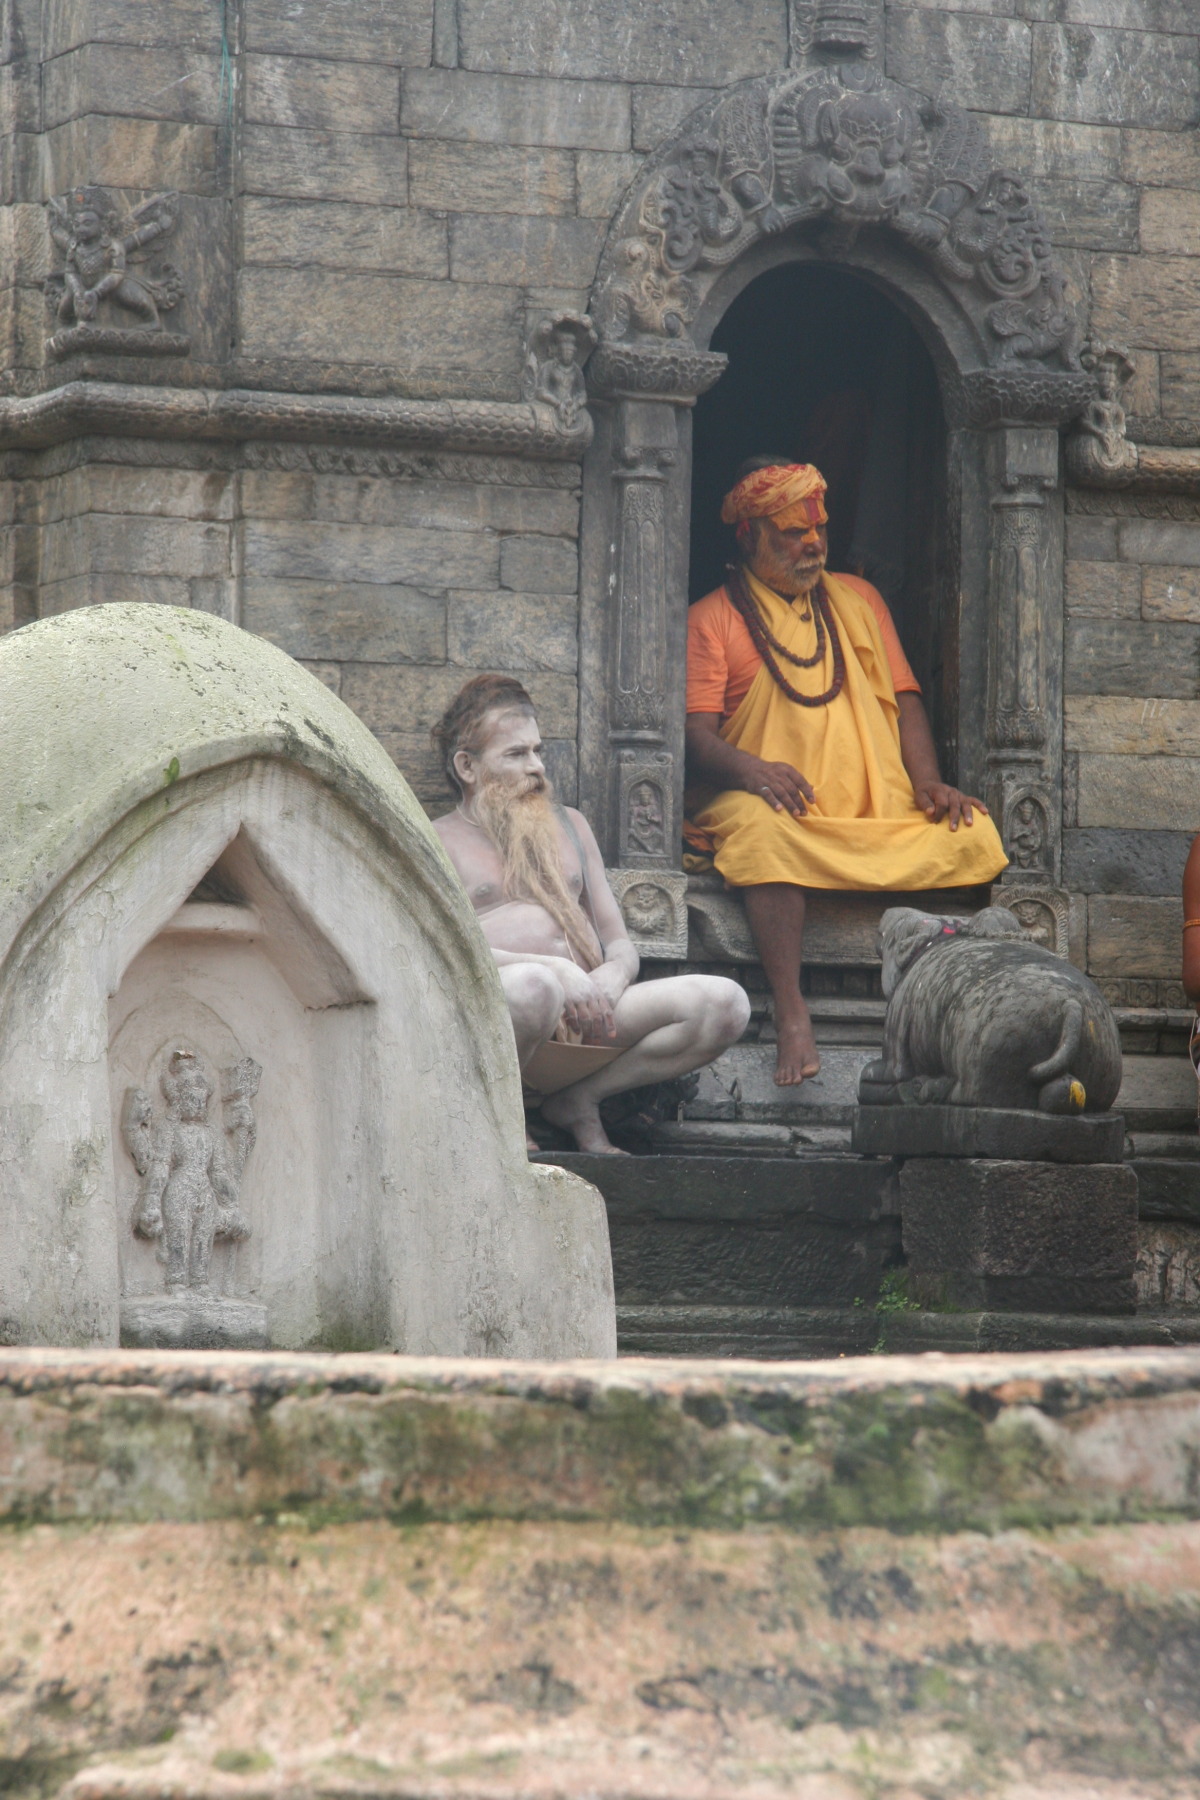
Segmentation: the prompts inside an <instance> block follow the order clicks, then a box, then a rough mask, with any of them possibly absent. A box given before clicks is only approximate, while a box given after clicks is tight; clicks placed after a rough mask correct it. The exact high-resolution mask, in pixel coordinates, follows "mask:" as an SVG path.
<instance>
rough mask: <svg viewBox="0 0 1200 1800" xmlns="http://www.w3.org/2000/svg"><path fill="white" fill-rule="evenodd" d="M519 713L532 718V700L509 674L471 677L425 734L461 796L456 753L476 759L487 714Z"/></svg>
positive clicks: (448, 777)
mask: <svg viewBox="0 0 1200 1800" xmlns="http://www.w3.org/2000/svg"><path fill="white" fill-rule="evenodd" d="M495 712H523V713H528V714H529V716H530V718H532V717H533V716H534V707H533V701H532V700H531V699H530V698H529V695H528V694H527V693H526V691H525V689H524V688H523V687H522V686H521V683H520V682H519V681H515V680H514V679H513V677H512V676H511V675H475V676H473V677H472V678H471V680H470V681H468V682H467V683H466V685H465V686H464V687H462V688H460V689H459V691H458V693H457V694H456V695H455V697H454V699H453V700H452V701H451V702H450V704H449V706H448V707H447V708H446V710H445V712H444V713H443V714H442V716H441V718H440V719H439V720H438V722H437V724H436V725H435V726H434V727H433V729H432V730H431V731H430V733H429V735H430V737H431V738H432V740H433V743H434V745H435V747H436V749H437V752H438V755H439V756H440V757H441V759H442V768H443V769H444V770H445V772H446V779H447V781H449V783H450V784H451V786H452V787H454V788H456V789H457V790H458V792H459V793H460V794H461V793H462V784H461V782H460V781H459V779H458V776H457V775H456V774H455V772H454V758H455V756H456V755H457V754H458V752H459V751H460V750H466V751H468V752H469V753H470V755H472V756H477V755H478V754H479V751H480V750H481V749H482V748H483V739H484V732H483V729H482V727H483V722H484V720H485V719H486V718H487V716H488V714H489V713H495Z"/></svg>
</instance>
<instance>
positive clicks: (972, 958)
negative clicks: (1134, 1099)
mask: <svg viewBox="0 0 1200 1800" xmlns="http://www.w3.org/2000/svg"><path fill="white" fill-rule="evenodd" d="M879 944H880V951H881V953H882V957H883V991H884V994H885V995H886V997H887V1000H888V1009H887V1018H886V1021H885V1023H884V1032H883V1055H882V1056H881V1057H880V1058H879V1059H878V1060H877V1061H876V1062H872V1063H869V1064H868V1065H867V1067H866V1068H865V1069H864V1070H863V1072H862V1075H861V1077H860V1080H859V1089H858V1097H859V1101H860V1102H861V1104H862V1105H864V1106H880V1105H889V1104H896V1103H905V1104H913V1103H917V1104H927V1105H928V1104H940V1105H949V1106H978V1107H989V1108H990V1107H1004V1108H1014V1109H1018V1110H1021V1111H1041V1112H1044V1113H1067V1114H1071V1113H1081V1112H1084V1111H1085V1110H1086V1111H1087V1112H1089V1113H1094V1112H1105V1111H1107V1110H1108V1108H1109V1107H1111V1105H1112V1103H1113V1101H1114V1100H1115V1099H1116V1097H1117V1090H1118V1089H1119V1087H1120V1085H1121V1047H1120V1041H1119V1038H1118V1035H1117V1025H1116V1020H1115V1019H1114V1018H1113V1015H1112V1012H1111V1010H1110V1008H1109V1005H1108V1002H1107V1001H1106V1000H1105V999H1104V996H1103V995H1102V994H1101V993H1100V991H1099V989H1098V988H1097V987H1096V986H1095V984H1094V982H1092V981H1089V979H1088V977H1087V976H1086V975H1084V974H1082V973H1081V972H1080V970H1078V969H1076V968H1074V967H1073V966H1072V964H1071V963H1069V962H1066V961H1064V960H1063V959H1062V958H1061V957H1058V956H1055V955H1053V954H1052V953H1051V952H1050V951H1049V950H1044V949H1042V947H1041V946H1040V945H1039V944H1037V943H1034V942H1033V941H1032V940H1031V938H1030V937H1029V935H1028V933H1027V932H1026V931H1025V930H1024V928H1023V927H1022V926H1021V925H1020V924H1019V923H1018V922H1017V920H1016V919H1015V918H1014V917H1013V915H1012V913H1010V912H1008V911H1007V910H1006V909H1005V908H1004V907H1000V906H990V907H987V908H986V909H985V910H984V911H982V912H980V913H977V914H976V915H975V917H974V918H973V919H969V920H963V919H946V918H935V917H934V916H933V915H932V914H929V913H923V912H918V911H917V910H916V909H915V908H914V907H909V906H893V907H890V908H889V909H888V911H887V912H885V913H884V915H883V918H882V919H881V920H880V924H879Z"/></svg>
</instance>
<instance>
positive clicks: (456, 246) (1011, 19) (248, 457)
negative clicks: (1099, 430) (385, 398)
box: [0, 0, 1200, 1003]
mask: <svg viewBox="0 0 1200 1800" xmlns="http://www.w3.org/2000/svg"><path fill="white" fill-rule="evenodd" d="M810 10H811V8H810V7H809V6H808V4H807V0H791V4H790V5H789V4H788V3H787V0H710V3H709V4H706V5H705V6H703V7H697V6H696V5H695V4H694V3H693V0H689V3H688V4H684V0H624V3H622V4H616V3H615V0H581V3H580V4H575V5H570V6H567V5H563V4H562V0H503V3H502V0H388V3H387V4H386V5H371V6H364V5H363V4H361V0H229V4H228V5H227V6H226V7H224V8H223V7H222V5H221V3H220V0H155V4H154V5H148V4H145V0H7V5H6V7H5V11H4V15H3V18H4V38H3V46H2V54H3V57H4V66H3V68H2V69H0V106H2V112H0V132H2V144H0V148H2V152H3V154H2V159H0V183H2V196H3V200H4V202H5V203H6V204H5V211H4V215H3V216H4V227H3V229H4V237H3V240H2V241H3V246H4V250H5V255H4V257H3V259H2V264H3V266H2V267H0V348H2V351H3V364H4V371H5V373H4V386H5V388H6V389H7V391H9V392H16V393H24V392H31V391H34V390H36V389H39V388H42V387H47V386H52V385H53V384H54V383H55V382H56V381H60V380H62V379H64V378H65V376H68V375H74V376H79V375H86V374H88V373H89V372H90V373H93V374H100V375H102V376H104V377H105V378H106V379H112V378H113V377H114V370H113V368H112V366H111V361H110V364H109V365H108V366H106V367H102V368H95V369H93V370H91V371H88V370H86V369H80V368H73V367H72V368H66V369H63V368H56V367H55V366H54V365H47V362H46V355H45V350H44V340H45V337H46V335H47V331H48V329H49V328H50V327H49V323H48V321H49V318H50V315H49V314H48V312H47V306H46V301H45V299H44V296H43V283H44V281H45V277H46V275H47V273H48V271H49V270H50V269H51V268H52V267H54V266H56V265H55V264H54V261H53V255H52V247H51V245H50V242H49V237H48V234H47V228H46V202H47V200H48V199H49V198H50V197H51V196H53V195H56V194H61V193H63V192H64V191H65V190H67V189H69V188H70V187H71V186H72V185H73V184H76V183H79V182H82V181H89V182H95V183H100V184H108V185H110V186H112V187H113V188H115V189H119V190H120V191H121V192H122V193H125V194H127V195H129V196H131V197H132V198H134V199H136V198H139V197H140V196H141V195H143V194H147V193H151V192H154V191H157V190H159V189H162V188H167V187H171V188H175V189H177V190H178V191H179V192H180V194H181V196H182V200H181V211H180V220H179V225H178V229H177V232H176V234H175V237H174V238H173V239H172V242H171V245H170V249H169V254H170V256H171V259H172V260H173V261H175V262H177V263H178V264H179V265H180V266H181V268H183V269H184V271H185V273H186V275H187V277H188V281H189V293H188V299H187V301H186V302H185V306H184V308H183V311H184V312H186V327H187V329H188V331H189V332H190V333H191V335H192V338H193V354H192V356H191V357H190V358H189V359H188V360H187V362H186V364H184V365H182V366H181V365H179V364H172V365H170V366H169V367H168V365H166V364H163V365H160V366H159V367H157V368H154V367H149V366H148V365H141V364H139V365H137V366H136V367H134V366H133V365H130V366H129V368H128V369H125V370H117V371H115V373H116V375H117V376H122V375H124V376H125V377H126V378H128V379H136V380H139V381H151V382H153V381H159V382H166V381H171V382H175V383H181V382H182V383H192V384H195V385H210V386H238V385H240V386H249V387H257V388H270V389H277V390H278V389H293V390H296V391H301V392H320V391H327V392H356V393H360V394H367V395H370V394H385V393H393V394H404V395H410V396H414V397H423V398H431V399H437V398H440V397H445V396H460V397H464V398H472V397H473V398H478V399H501V400H514V399H516V398H517V397H518V394H519V391H520V380H521V371H522V360H523V354H524V345H525V343H526V338H527V333H528V330H529V327H530V324H531V322H532V321H534V320H535V319H537V318H539V317H540V316H541V315H542V314H543V313H544V312H545V311H546V310H547V309H549V308H558V307H571V308H582V307H583V306H584V305H585V304H586V302H587V297H588V291H589V286H590V283H591V279H592V276H593V273H594V269H595V264H596V258H597V255H598V252H599V248H600V245H601V242H602V239H603V235H604V232H605V229H606V224H607V221H608V219H609V217H610V216H611V214H612V212H613V210H614V209H615V207H616V204H617V201H618V199H619V196H620V194H621V193H622V191H623V189H624V188H625V186H626V185H627V183H628V182H629V181H630V179H631V178H632V177H633V175H634V174H635V172H636V170H637V168H638V166H639V163H640V161H641V159H642V157H643V156H644V154H645V153H646V152H647V151H649V150H650V149H652V148H653V147H654V146H655V145H656V144H658V143H659V142H661V141H662V139H663V138H664V137H665V136H667V135H668V134H669V133H670V132H671V131H673V130H674V128H675V127H676V125H677V124H678V123H679V121H680V120H681V119H682V118H683V117H684V116H685V115H686V113H687V112H688V111H690V110H691V108H692V107H693V106H694V105H696V104H697V103H699V102H700V101H701V100H703V99H705V98H707V97H708V96H709V95H710V94H711V93H713V92H714V91H715V90H716V89H717V88H718V87H720V86H722V85H724V84H726V83H728V82H732V81H736V80H738V79H740V78H742V77H743V76H746V75H751V74H757V73H762V72H764V71H770V70H774V69H778V68H781V67H783V66H784V65H785V64H786V62H787V61H788V58H789V54H794V53H795V48H796V45H797V42H798V40H799V38H800V37H801V36H802V33H803V29H804V26H805V20H806V17H807V14H808V12H809V11H810ZM223 22H224V25H225V29H226V31H227V49H228V52H229V56H228V61H227V62H226V61H225V60H224V59H223V53H222V35H221V34H222V24H223ZM885 65H886V70H887V73H889V74H890V75H893V76H895V77H897V78H899V79H901V80H903V81H907V82H910V83H912V84H913V85H915V86H917V87H919V88H921V89H924V90H925V91H927V92H930V93H933V94H935V95H937V94H944V95H945V96H946V97H947V98H950V99H953V100H955V101H957V102H959V103H961V104H963V105H966V106H967V107H969V108H971V109H972V110H974V111H976V112H977V113H979V114H980V115H982V116H983V117H984V118H985V121H986V124H987V129H988V131H989V134H990V136H991V138H992V141H993V143H994V144H995V145H996V147H997V148H998V149H999V150H1001V151H1002V152H1003V156H1004V158H1005V159H1006V160H1007V161H1010V162H1011V163H1012V164H1013V165H1014V166H1016V167H1017V168H1018V169H1021V170H1023V171H1024V172H1025V173H1027V174H1028V175H1029V176H1030V177H1031V178H1032V179H1033V181H1034V184H1035V190H1036V195H1037V198H1038V200H1039V203H1040V205H1041V206H1042V209H1043V211H1044V213H1045V215H1046V218H1047V220H1048V222H1049V224H1050V227H1051V230H1052V234H1053V237H1054V240H1055V243H1056V245H1057V246H1058V247H1059V250H1060V253H1061V255H1062V257H1063V260H1064V261H1065V263H1066V265H1067V268H1068V270H1069V273H1070V277H1071V281H1072V284H1073V297H1074V298H1075V300H1076V302H1077V304H1078V305H1079V306H1080V308H1081V309H1082V310H1083V311H1084V312H1085V313H1090V315H1091V320H1092V327H1093V330H1094V331H1095V333H1097V334H1098V335H1103V336H1107V337H1116V338H1118V339H1120V340H1121V341H1123V342H1124V343H1126V344H1128V345H1129V346H1130V348H1131V349H1132V350H1133V352H1134V355H1135V357H1136V359H1137V372H1136V375H1135V377H1134V380H1133V383H1132V385H1131V388H1130V391H1129V394H1128V395H1127V402H1128V404H1129V406H1130V410H1131V412H1132V413H1133V415H1134V424H1135V432H1134V434H1135V435H1136V436H1140V437H1142V438H1143V439H1145V440H1148V441H1160V442H1175V443H1183V444H1189V443H1192V444H1194V443H1196V442H1197V441H1198V440H1200V348H1198V346H1200V279H1198V277H1200V260H1198V259H1200V134H1198V133H1197V131H1196V129H1195V126H1196V123H1197V120H1198V119H1200V8H1198V5H1197V0H977V4H975V5H971V4H969V3H968V4H966V5H960V4H958V3H957V0H955V3H954V4H949V3H946V4H940V3H931V4H918V5H905V6H900V5H892V6H889V7H888V9H887V18H886V52H885ZM3 472H4V474H5V475H6V476H7V477H8V479H7V480H6V481H5V482H4V483H3V484H2V485H3V490H4V495H3V498H4V509H5V510H4V511H3V513H2V514H0V533H2V536H0V577H3V580H4V587H3V597H2V599H0V608H2V609H4V610H3V611H2V614H0V623H3V624H11V623H14V622H16V623H19V622H21V621H22V620H23V619H25V618H28V617H32V616H36V614H37V613H39V612H43V613H44V612H52V611H56V610H59V609H61V608H63V607H66V606H72V605H77V604H82V603H87V602H96V601H101V600H105V599H108V598H113V597H116V596H117V595H118V594H119V595H120V596H121V597H129V596H130V595H131V594H132V595H135V596H137V597H140V598H144V599H146V600H159V601H170V602H172V603H176V604H187V605H196V606H203V607H211V608H215V609H216V610H219V611H224V612H226V613H229V614H231V615H233V616H238V617H240V618H241V619H242V620H243V622H244V623H245V624H246V625H247V626H248V627H249V628H251V629H253V630H259V631H262V632H264V633H265V634H266V635H268V636H270V637H272V638H273V639H274V640H275V641H276V642H278V643H280V644H281V645H282V646H283V647H284V648H285V649H287V650H289V651H290V652H291V653H292V654H294V655H296V656H298V657H300V658H302V659H303V660H305V661H306V662H308V663H309V664H310V665H311V666H312V667H314V668H315V669H316V670H317V671H318V672H319V673H320V674H321V676H322V678H323V679H325V680H326V681H328V682H329V683H330V684H331V685H333V686H334V687H336V688H337V689H338V691H339V692H340V693H341V694H342V695H343V697H344V698H345V699H346V700H347V701H348V702H349V704H351V705H352V706H354V707H355V708H356V709H357V710H359V711H360V713H361V714H362V716H363V717H364V718H365V719H366V720H367V721H368V723H369V724H370V725H371V726H372V727H373V728H374V729H375V730H376V731H378V732H379V733H380V735H381V737H383V739H384V741H385V742H386V743H387V744H388V746H389V748H390V749H391V750H392V751H393V753H394V754H395V756H396V758H397V760H398V761H399V762H400V764H401V766H402V767H403V768H404V769H405V771H406V773H409V774H410V775H411V776H412V777H413V778H414V780H415V781H416V784H417V787H418V791H419V792H421V794H422V796H423V797H424V798H425V799H427V800H428V801H429V802H430V803H431V804H439V803H440V802H441V801H442V800H444V792H443V789H442V786H441V782H440V777H439V776H438V773H437V771H436V770H435V769H434V767H433V765H432V763H431V760H430V755H429V749H428V744H427V735H426V734H427V728H428V724H429V723H430V721H431V719H432V718H433V717H434V716H435V715H436V713H437V711H438V710H439V709H440V707H441V705H442V704H443V703H444V701H445V699H446V698H447V697H448V695H449V694H450V693H451V692H452V691H453V689H454V688H455V687H456V686H457V684H458V683H459V681H460V680H461V679H463V678H464V676H465V675H466V674H467V673H468V672H470V671H471V670H474V669H480V668H504V669H508V670H512V671H514V672H516V673H519V674H521V675H522V676H523V677H527V678H528V681H529V685H530V686H531V688H532V690H533V692H534V694H535V697H536V699H537V702H538V705H539V708H540V709H541V713H542V722H543V725H544V727H545V729H546V732H547V735H548V737H549V738H550V739H551V741H552V745H553V750H552V755H553V758H554V762H555V768H556V772H557V773H558V775H559V777H560V779H561V781H562V785H563V788H564V791H565V792H566V793H567V794H571V793H572V792H573V781H574V775H573V767H574V764H573V757H574V749H573V740H574V732H575V720H576V707H577V695H576V673H575V672H576V644H577V623H578V621H577V604H578V603H577V589H578V577H577V556H576V535H577V527H578V488H579V470H578V467H577V465H574V464H556V463H552V462H536V461H532V460H524V461H523V460H521V459H519V458H514V457H500V456H477V457H472V456H465V455H463V456H450V455H443V454H430V455H418V454H416V453H413V454H407V453H404V454H400V453H390V452H389V453H383V452H372V451H367V450H363V451H354V452H350V451H339V452H330V451H327V450H325V449H323V448H322V447H321V446H320V445H319V444H316V445H305V444H300V443H298V444H292V445H282V444H271V445H267V444H262V445H254V444H251V445H248V446H245V447H238V446H235V445H221V446H217V445H212V446H205V445H201V444H168V443H161V442H160V443H154V442H150V441H144V442H137V441H131V440H118V439H95V440H86V441H77V442H75V443H73V444H70V445H64V446H59V447H57V448H54V449H50V450H45V451H40V452H38V451H23V452H20V453H8V454H7V456H6V461H5V465H4V470H3ZM1068 507H1069V540H1068V554H1069V565H1068V576H1067V600H1068V608H1069V618H1068V627H1067V629H1068V646H1067V660H1066V688H1067V702H1066V715H1067V725H1066V731H1067V739H1066V746H1067V751H1068V769H1069V772H1070V779H1069V780H1068V782H1067V792H1066V796H1065V807H1066V813H1065V821H1066V827H1067V883H1068V885H1070V886H1071V887H1072V889H1073V891H1075V892H1085V893H1087V894H1089V896H1090V898H1089V944H1090V950H1089V960H1090V963H1091V966H1092V968H1093V969H1094V971H1095V972H1096V973H1097V974H1098V975H1099V976H1101V977H1102V978H1103V979H1104V980H1105V981H1106V982H1112V983H1114V984H1117V985H1114V986H1113V987H1112V988H1111V990H1110V991H1111V992H1112V993H1113V996H1114V998H1126V999H1129V1000H1132V999H1134V998H1141V999H1143V1000H1145V999H1148V998H1151V997H1153V998H1154V999H1155V1000H1156V1001H1157V1002H1159V1003H1161V1002H1163V1001H1165V1000H1167V999H1169V998H1170V997H1171V996H1172V995H1173V994H1175V992H1176V990H1175V989H1174V988H1173V986H1172V983H1173V982H1174V979H1175V974H1176V970H1177V961H1178V937H1177V927H1178V903H1177V899H1176V898H1175V896H1176V893H1177V879H1178V866H1179V862H1180V857H1181V852H1182V848H1183V846H1184V844H1185V842H1186V840H1187V838H1188V836H1189V835H1190V832H1191V830H1192V829H1193V827H1194V826H1195V825H1196V824H1200V804H1197V803H1196V802H1195V801H1194V800H1193V799H1192V795H1193V793H1194V792H1195V788H1196V781H1195V777H1196V775H1197V773H1198V772H1200V505H1197V504H1196V503H1194V502H1192V501H1188V500H1183V499H1179V500H1176V499H1173V498H1171V497H1165V498H1163V499H1161V500H1153V501H1151V500H1145V499H1141V498H1138V499H1134V498H1130V497H1126V498H1124V499H1122V498H1121V497H1119V496H1118V497H1108V496H1103V495H1097V494H1094V493H1088V492H1084V491H1082V490H1081V491H1077V492H1075V493H1072V494H1071V495H1069V496H1068ZM1120 984H1125V985H1124V986H1122V985H1120ZM1130 984H1133V985H1130Z"/></svg>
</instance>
